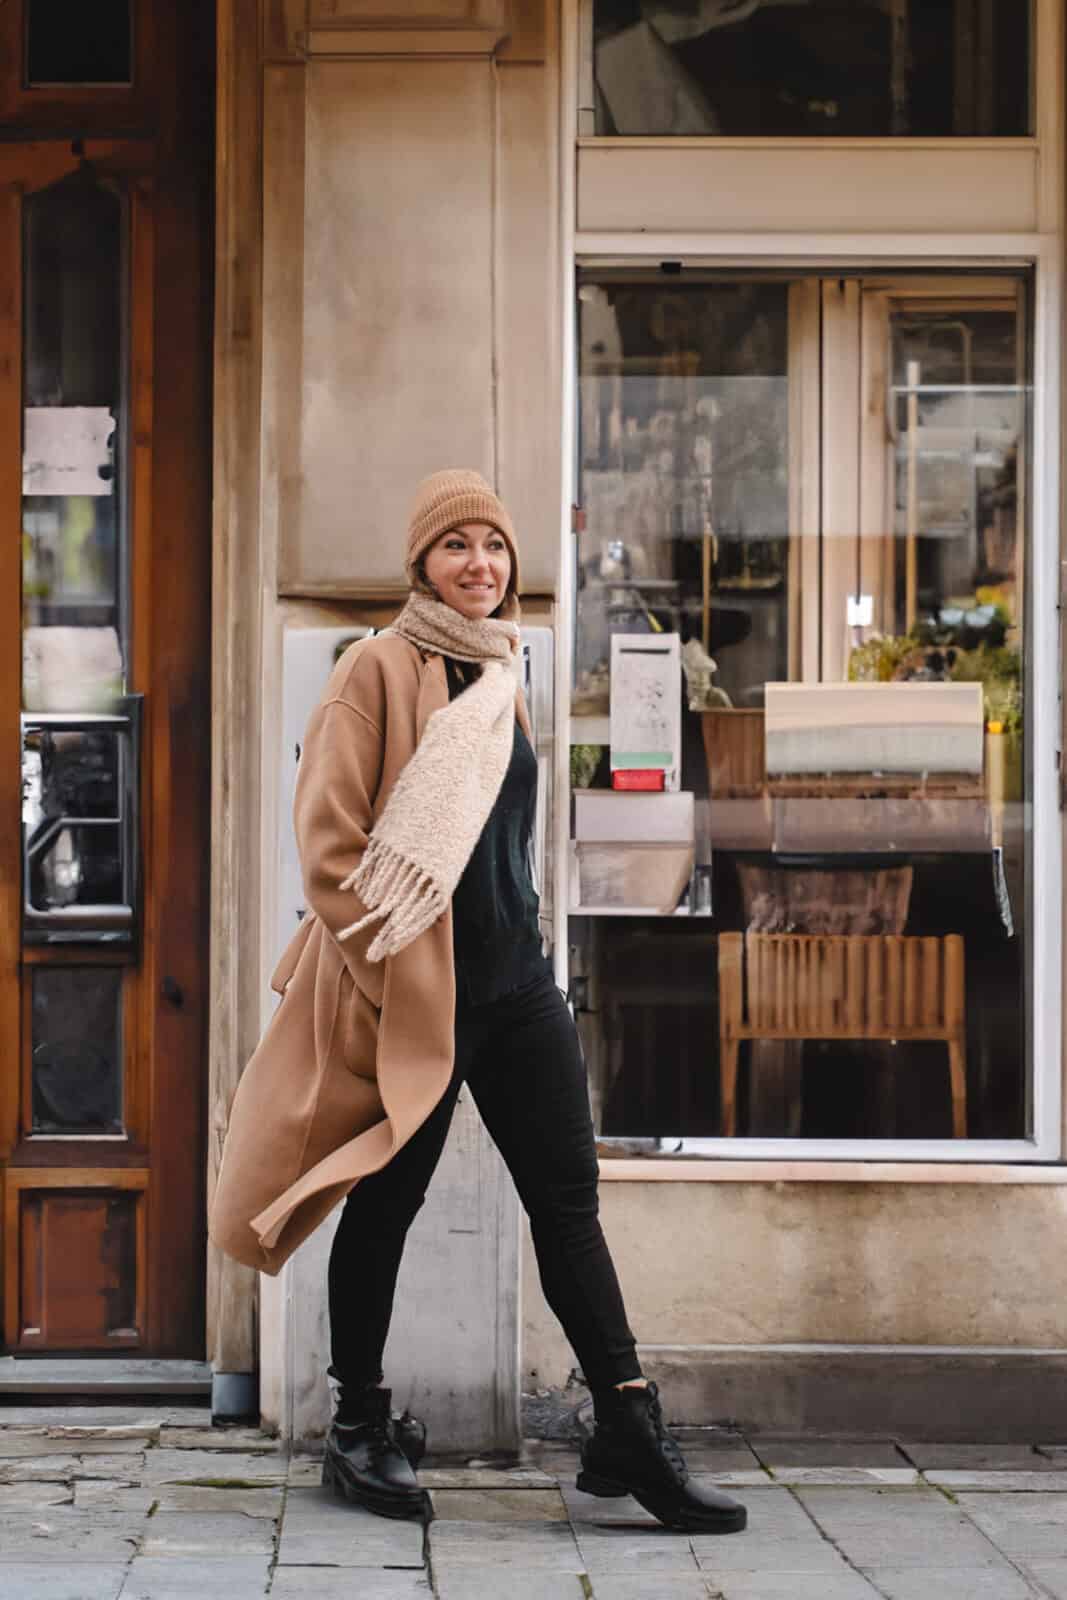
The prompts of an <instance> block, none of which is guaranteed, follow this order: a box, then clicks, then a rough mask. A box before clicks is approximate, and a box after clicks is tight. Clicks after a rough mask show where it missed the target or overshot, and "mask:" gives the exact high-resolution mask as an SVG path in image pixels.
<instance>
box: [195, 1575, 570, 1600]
mask: <svg viewBox="0 0 1067 1600" xmlns="http://www.w3.org/2000/svg"><path fill="white" fill-rule="evenodd" d="M352 1576H353V1575H352V1571H351V1569H350V1568H349V1569H338V1568H336V1567H279V1568H278V1569H277V1571H276V1572H275V1574H274V1582H273V1584H272V1585H271V1591H270V1597H271V1600H433V1590H432V1589H431V1587H430V1580H429V1578H427V1577H425V1576H424V1575H423V1574H421V1573H418V1572H369V1571H366V1570H361V1571H360V1573H359V1582H358V1587H356V1586H354V1585H353V1582H352ZM494 1581H495V1580H494ZM508 1589H509V1595H508V1597H507V1600H520V1597H519V1596H515V1594H514V1591H512V1589H511V1578H510V1575H509V1578H508ZM220 1600H231V1597H230V1596H229V1595H226V1596H220ZM494 1600H500V1585H499V1583H497V1586H496V1590H495V1592H494ZM552 1600H555V1596H553V1597H552Z"/></svg>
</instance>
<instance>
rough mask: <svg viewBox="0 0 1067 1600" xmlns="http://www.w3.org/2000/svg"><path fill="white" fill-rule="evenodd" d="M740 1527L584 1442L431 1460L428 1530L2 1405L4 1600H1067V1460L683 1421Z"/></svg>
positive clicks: (189, 1432)
mask: <svg viewBox="0 0 1067 1600" xmlns="http://www.w3.org/2000/svg"><path fill="white" fill-rule="evenodd" d="M680 1437H681V1438H682V1442H683V1444H684V1446H685V1449H686V1454H687V1456H688V1459H689V1462H690V1466H691V1468H692V1470H693V1472H694V1474H705V1473H706V1474H708V1476H709V1477H710V1478H712V1479H713V1480H714V1481H715V1482H716V1483H717V1484H720V1485H723V1486H724V1487H728V1488H730V1489H731V1491H732V1492H734V1493H736V1494H737V1496H738V1497H739V1498H740V1499H742V1500H743V1501H744V1502H745V1503H746V1505H747V1506H748V1508H749V1528H748V1531H747V1532H745V1533H740V1534H732V1535H729V1536H725V1537H719V1538H715V1537H712V1536H708V1535H686V1534H676V1533H668V1532H666V1531H665V1530H664V1529H662V1528H661V1527H660V1526H659V1525H658V1523H656V1522H655V1521H654V1520H653V1519H652V1518H651V1517H650V1516H648V1515H647V1514H646V1513H645V1512H643V1511H642V1510H641V1508H640V1507H639V1506H638V1505H637V1504H636V1502H634V1501H632V1500H593V1499H590V1498H589V1497H588V1496H586V1495H580V1494H578V1493H577V1492H576V1491H575V1489H574V1487H573V1482H574V1469H575V1458H574V1455H573V1452H572V1451H571V1449H570V1448H569V1447H567V1446H563V1445H557V1444H546V1443H539V1442H531V1443H530V1445H529V1446H528V1448H527V1451H526V1453H525V1455H524V1459H523V1463H522V1465H521V1466H519V1467H517V1468H511V1469H507V1470H505V1469H502V1468H499V1467H493V1466H491V1465H488V1464H485V1463H475V1462H470V1463H466V1464H462V1465H452V1464H444V1463H441V1464H438V1465H436V1466H435V1465H432V1464H431V1465H429V1466H428V1467H427V1468H426V1469H424V1471H423V1472H422V1474H421V1477H422V1481H423V1482H424V1483H425V1484H426V1486H427V1487H428V1488H429V1489H431V1490H432V1493H433V1499H434V1507H435V1512H436V1520H435V1521H434V1522H433V1523H432V1524H431V1526H430V1527H429V1529H428V1530H425V1531H424V1530H423V1529H422V1527H421V1526H419V1525H417V1524H414V1523H404V1522H391V1521H386V1520H384V1519H382V1518H379V1517H374V1516H371V1515H370V1514H369V1513H365V1512H362V1511H360V1510H357V1509H354V1508H352V1507H350V1506H348V1505H346V1504H344V1503H343V1502H341V1501H338V1500H335V1499H333V1498H331V1497H330V1496H329V1495H328V1494H327V1493H326V1492H325V1491H324V1490H323V1489H322V1488H321V1487H320V1485H319V1470H320V1469H319V1462H318V1461H317V1460H316V1459H315V1458H314V1457H313V1456H311V1455H295V1456H293V1457H292V1458H290V1457H288V1456H287V1455H286V1453H285V1452H284V1451H283V1450H281V1449H280V1448H279V1446H278V1445H277V1443H276V1442H275V1441H274V1440H272V1439H269V1438H266V1437H265V1436H264V1435H262V1434H260V1433H258V1432H255V1431H254V1430H251V1429H240V1430H237V1429H227V1430H219V1429H212V1428H211V1426H210V1417H209V1415H208V1414H207V1413H206V1412H203V1411H194V1410H190V1409H187V1408H180V1409H177V1408H176V1409H173V1410H164V1409H148V1410H145V1409H138V1408H131V1409H122V1410H118V1409H115V1408H113V1407H108V1408H98V1409H89V1408H64V1409H62V1410H60V1409H55V1410H51V1409H50V1410H48V1411H44V1410H41V1409H37V1408H31V1407H17V1408H16V1407H10V1406H9V1407H6V1408H4V1409H3V1410H2V1411H0V1600H215V1597H219V1600H252V1597H253V1596H255V1597H256V1600H258V1597H260V1596H263V1595H270V1596H271V1597H272V1600H416V1597H418V1600H431V1597H437V1600H583V1597H584V1600H876V1597H881V1600H1025V1597H1028V1596H1033V1597H1042V1600H1067V1445H1064V1446H1062V1447H1058V1446H1050V1445H1042V1446H1038V1447H1033V1448H1031V1447H1029V1446H1025V1445H1010V1446H1009V1445H989V1446H983V1445H940V1444H936V1443H934V1444H910V1443H909V1444H900V1443H894V1441H892V1440H890V1439H873V1440H867V1441H864V1442H858V1441H847V1440H840V1439H813V1438H810V1437H806V1438H803V1439H780V1438H779V1439H771V1438H768V1437H766V1436H763V1435H759V1436H753V1437H751V1438H747V1439H746V1438H743V1437H742V1436H741V1435H740V1434H736V1433H729V1432H726V1431H725V1430H720V1429H696V1430H680Z"/></svg>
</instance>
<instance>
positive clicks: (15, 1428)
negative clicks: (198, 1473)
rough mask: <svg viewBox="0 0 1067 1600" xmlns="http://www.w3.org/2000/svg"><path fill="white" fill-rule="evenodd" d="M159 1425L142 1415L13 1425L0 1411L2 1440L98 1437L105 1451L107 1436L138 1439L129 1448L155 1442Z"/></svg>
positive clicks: (115, 1447)
mask: <svg viewBox="0 0 1067 1600" xmlns="http://www.w3.org/2000/svg"><path fill="white" fill-rule="evenodd" d="M161 1428H162V1423H160V1422H157V1421H150V1420H148V1419H146V1418H142V1419H141V1421H139V1422H112V1423H108V1424H106V1425H105V1424H103V1423H100V1424H91V1423H83V1422H51V1423H49V1424H48V1425H47V1426H46V1425H45V1424H43V1423H36V1424H35V1423H21V1424H17V1425H13V1424H11V1423H8V1422H7V1421H6V1420H4V1417H3V1413H2V1412H0V1441H2V1440H4V1439H59V1440H68V1441H69V1440H74V1439H77V1440H80V1439H99V1440H101V1441H102V1442H101V1444H100V1447H99V1448H100V1449H101V1450H106V1449H107V1448H108V1445H107V1441H108V1440H109V1439H120V1440H125V1439H131V1440H135V1441H139V1442H138V1443H135V1444H133V1445H131V1447H130V1448H131V1449H141V1450H144V1449H145V1448H146V1447H147V1446H148V1445H150V1444H157V1443H158V1442H159V1435H160V1430H161ZM68 1448H70V1449H74V1448H75V1446H74V1445H72V1444H71V1445H69V1446H68ZM113 1448H114V1449H116V1450H119V1449H121V1448H122V1445H115V1446H114V1447H113ZM5 1454H7V1452H6V1451H5V1450H3V1448H2V1447H0V1455H5Z"/></svg>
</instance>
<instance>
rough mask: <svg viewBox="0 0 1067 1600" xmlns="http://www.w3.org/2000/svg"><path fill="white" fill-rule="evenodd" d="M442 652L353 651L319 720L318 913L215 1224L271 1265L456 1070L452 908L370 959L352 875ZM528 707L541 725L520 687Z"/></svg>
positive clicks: (283, 980)
mask: <svg viewBox="0 0 1067 1600" xmlns="http://www.w3.org/2000/svg"><path fill="white" fill-rule="evenodd" d="M447 704H448V683H447V679H446V677H445V665H444V661H443V659H442V657H441V656H439V655H431V654H426V655H424V654H423V653H422V652H421V651H420V650H419V649H418V648H417V647H416V646H415V645H413V644H411V643H410V642H409V641H408V640H407V639H403V638H401V637H399V635H394V634H383V635H380V636H378V637H375V638H370V639H362V640H360V641H358V642H357V643H356V644H353V645H351V646H350V647H349V649H348V650H346V651H345V653H344V655H343V656H342V657H341V659H340V661H339V662H338V663H337V666H336V667H335V668H334V671H333V673H332V675H331V677H330V680H329V683H328V684H327V687H326V692H325V694H324V696H323V698H322V700H321V702H320V704H319V705H318V707H317V709H316V710H315V712H314V714H313V715H312V718H311V721H310V723H309V724H308V729H307V735H306V737H305V741H304V745H303V749H302V753H301V757H300V770H299V773H298V776H297V785H296V800H295V804H294V810H293V816H294V822H295V825H296V837H297V844H298V847H299V851H300V860H301V865H302V868H303V876H304V890H305V894H306V896H307V904H308V910H307V914H306V915H305V917H304V920H303V921H302V923H301V925H300V928H299V930H298V931H297V933H296V935H295V937H294V938H293V939H292V941H291V943H290V944H289V946H288V948H287V949H286V950H285V952H284V954H283V955H282V958H281V960H280V962H279V963H278V966H277V968H276V970H275V972H274V975H273V977H272V978H271V987H272V988H273V989H274V990H276V991H277V992H278V993H279V994H280V995H281V996H282V998H281V1000H280V1001H279V1003H278V1006H277V1009H276V1010H275V1013H274V1016H273V1017H272V1019H271V1021H270V1024H269V1025H268V1027H267V1030H266V1032H265V1033H264V1035H263V1038H262V1039H261V1040H260V1043H259V1045H258V1047H257V1048H256V1050H255V1052H254V1053H253V1055H252V1058H251V1060H250V1061H249V1063H248V1065H247V1067H246V1068H245V1070H244V1073H243V1074H242V1077H241V1081H240V1083H239V1084H238V1087H237V1092H236V1094H235V1096H234V1100H233V1105H232V1107H231V1110H230V1118H229V1125H228V1128H227V1132H226V1140H225V1144H224V1147H223V1156H222V1163H221V1166H220V1169H219V1175H218V1181H217V1184H216V1187H215V1193H214V1196H213V1199H212V1203H211V1208H210V1216H209V1225H208V1231H209V1234H210V1236H211V1238H212V1240H213V1241H214V1243H215V1244H216V1245H218V1247H219V1248H220V1249H221V1250H224V1251H225V1252H226V1253H227V1254H228V1255H231V1256H233V1257H235V1258H236V1260H238V1261H243V1262H245V1263H246V1264H247V1265H249V1266H253V1267H258V1268H259V1269H260V1271H262V1272H266V1273H270V1274H274V1273H276V1272H278V1271H279V1270H280V1268H281V1267H282V1266H283V1265H284V1263H285V1261H286V1260H287V1259H288V1257H289V1256H290V1255H291V1254H292V1252H293V1251H294V1250H295V1249H296V1247H297V1245H299V1244H300V1243H301V1242H302V1241H303V1240H304V1239H306V1238H307V1236H308V1234H309V1233H311V1232H312V1230H313V1229H314V1228H316V1227H317V1226H318V1224H319V1223H320V1222H321V1221H322V1220H323V1218H324V1217H325V1216H326V1215H327V1213H328V1212H329V1211H331V1210H332V1208H333V1207H334V1206H335V1205H336V1204H337V1202H338V1201H339V1200H342V1199H343V1198H344V1196H345V1195H346V1194H347V1193H348V1191H349V1190H350V1189H351V1188H352V1187H353V1185H354V1184H355V1183H357V1182H358V1181H359V1179H360V1178H362V1177H366V1176H367V1174H368V1173H371V1172H376V1171H378V1170H379V1168H381V1167H384V1166H385V1165H386V1163H387V1162H388V1161H389V1160H390V1159H391V1158H392V1156H393V1155H395V1153H396V1151H397V1150H399V1149H400V1147H401V1146H402V1145H403V1144H404V1143H405V1142H406V1141H407V1140H408V1139H410V1137H411V1135H412V1134H413V1133H414V1132H415V1130H416V1129H417V1128H418V1127H419V1126H420V1124H421V1123H422V1122H423V1121H425V1119H426V1117H427V1116H428V1115H429V1114H430V1112H431V1111H432V1110H433V1108H434V1106H435V1105H436V1104H437V1102H438V1100H439V1099H440V1098H441V1096H442V1094H443V1093H444V1091H445V1089H446V1087H447V1086H448V1083H449V1080H450V1078H451V1076H452V1067H453V1056H454V1029H455V1004H456V986H455V969H454V965H453V957H452V913H451V911H450V910H449V911H447V912H445V914H444V915H443V916H441V917H439V918H438V920H437V921H436V922H435V923H434V924H433V926H432V927H430V928H427V930H426V931H425V932H424V933H422V934H420V935H419V937H418V938H417V939H414V940H413V941H412V942H411V944H409V945H408V946H407V947H406V948H405V949H403V950H401V951H400V952H399V953H398V954H397V955H395V956H390V957H387V958H386V960H385V961H383V962H377V963H371V962H369V961H368V960H367V958H366V951H367V947H368V945H369V944H370V942H371V939H372V938H373V936H374V933H375V931H376V926H377V925H376V924H375V925H372V927H370V928H368V929H365V930H364V931H363V932H362V933H357V934H353V935H352V936H351V937H350V938H348V939H346V940H345V941H344V942H343V943H341V942H339V940H338V938H337V934H338V932H339V930H340V929H342V928H345V927H347V926H348V925H349V923H351V922H355V921H357V920H358V919H359V918H360V917H361V916H362V915H363V914H364V912H365V909H366V908H365V907H364V906H363V904H362V902H361V901H360V900H359V897H358V896H357V895H356V894H355V893H354V892H353V891H352V890H347V889H346V890H342V889H340V888H339V887H338V885H339V884H341V883H342V882H343V880H344V879H345V878H346V877H347V876H348V874H349V873H350V872H352V871H353V870H354V868H355V867H356V866H357V865H358V863H359V859H360V856H361V854H362V852H363V850H364V849H365V848H366V844H367V838H368V836H369V834H370V831H371V828H372V827H373V825H374V823H375V821H376V820H377V818H378V817H379V816H380V814H381V812H382V810H383V808H384V806H385V803H386V801H387V800H388V798H389V794H390V792H391V790H392V787H393V784H394V783H395V782H396V779H397V777H398V775H399V773H400V772H401V770H402V769H403V767H404V766H405V765H406V763H407V762H408V761H409V760H410V758H411V756H412V755H413V754H414V751H415V746H416V745H417V744H418V741H419V738H420V737H421V735H422V731H423V729H424V728H425V726H426V722H427V720H428V719H429V717H430V716H431V715H432V713H433V712H434V711H437V710H438V709H440V708H441V707H442V706H446V705H447ZM516 715H517V717H518V718H519V721H520V723H521V725H522V726H523V728H524V729H525V730H526V731H527V732H529V723H528V721H527V717H526V709H525V705H524V703H523V700H522V696H521V693H520V695H519V697H518V701H517V704H516Z"/></svg>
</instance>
